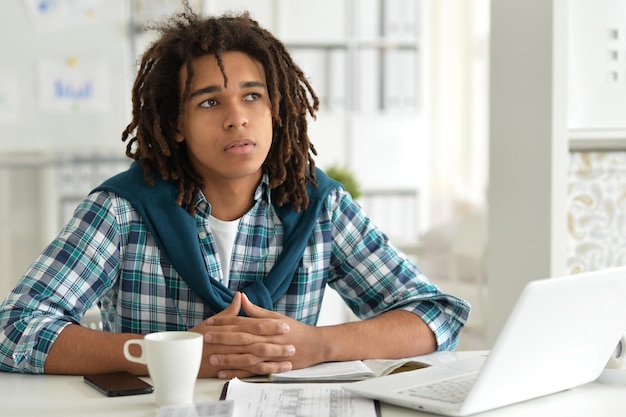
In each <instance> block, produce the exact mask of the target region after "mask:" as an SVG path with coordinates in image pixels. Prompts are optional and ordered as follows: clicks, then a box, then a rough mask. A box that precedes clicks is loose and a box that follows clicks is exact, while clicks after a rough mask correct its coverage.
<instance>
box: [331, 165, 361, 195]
mask: <svg viewBox="0 0 626 417" xmlns="http://www.w3.org/2000/svg"><path fill="white" fill-rule="evenodd" d="M324 172H326V175H328V176H329V177H331V178H332V179H334V180H336V181H339V182H340V183H341V184H342V185H343V187H344V188H345V189H346V191H348V192H349V193H350V194H351V195H352V198H354V199H355V200H356V199H357V198H359V197H360V196H361V195H362V192H361V187H360V186H359V183H358V181H357V180H356V177H355V176H354V173H352V171H350V170H349V169H348V168H345V167H341V166H338V165H331V166H330V167H328V168H327V169H325V170H324Z"/></svg>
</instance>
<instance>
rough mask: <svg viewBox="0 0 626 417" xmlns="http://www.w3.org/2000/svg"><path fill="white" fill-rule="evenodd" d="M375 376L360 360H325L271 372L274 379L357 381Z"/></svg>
mask: <svg viewBox="0 0 626 417" xmlns="http://www.w3.org/2000/svg"><path fill="white" fill-rule="evenodd" d="M373 376H376V375H375V374H374V373H372V371H371V369H370V368H369V367H368V366H367V365H365V364H364V363H363V362H362V361H346V362H325V363H320V364H317V365H313V366H309V367H307V368H302V369H295V370H293V371H288V372H283V373H280V374H272V375H270V378H271V379H272V380H274V381H286V380H295V381H358V380H361V379H365V378H371V377H373Z"/></svg>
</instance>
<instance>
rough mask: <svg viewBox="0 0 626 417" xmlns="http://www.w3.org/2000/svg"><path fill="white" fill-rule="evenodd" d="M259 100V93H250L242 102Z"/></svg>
mask: <svg viewBox="0 0 626 417" xmlns="http://www.w3.org/2000/svg"><path fill="white" fill-rule="evenodd" d="M259 98H261V95H260V94H259V93H250V94H246V96H245V97H244V100H246V101H256V100H258V99H259Z"/></svg>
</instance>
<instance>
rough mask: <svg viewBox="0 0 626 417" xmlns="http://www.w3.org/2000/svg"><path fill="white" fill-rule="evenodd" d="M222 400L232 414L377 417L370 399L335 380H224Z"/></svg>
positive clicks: (276, 416)
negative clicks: (231, 407) (232, 403)
mask: <svg viewBox="0 0 626 417" xmlns="http://www.w3.org/2000/svg"><path fill="white" fill-rule="evenodd" d="M225 399H226V400H234V401H235V415H238V416H239V415H241V416H250V417H335V416H345V417H377V416H378V412H377V410H378V407H377V403H376V402H375V401H374V400H371V399H367V398H362V397H359V396H357V395H355V394H351V393H349V392H348V391H345V390H344V389H343V388H342V387H341V384H337V383H296V384H288V383H277V384H274V383H262V382H261V383H258V382H243V381H241V380H239V379H237V378H234V379H231V380H230V381H229V382H228V387H227V391H226V398H225Z"/></svg>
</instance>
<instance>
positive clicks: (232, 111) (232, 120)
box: [224, 105, 248, 130]
mask: <svg viewBox="0 0 626 417" xmlns="http://www.w3.org/2000/svg"><path fill="white" fill-rule="evenodd" d="M246 126H248V116H247V115H246V112H245V111H244V110H243V108H242V106H240V105H232V106H229V107H228V110H227V113H226V117H225V118H224V129H226V130H230V129H236V128H240V127H246Z"/></svg>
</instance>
